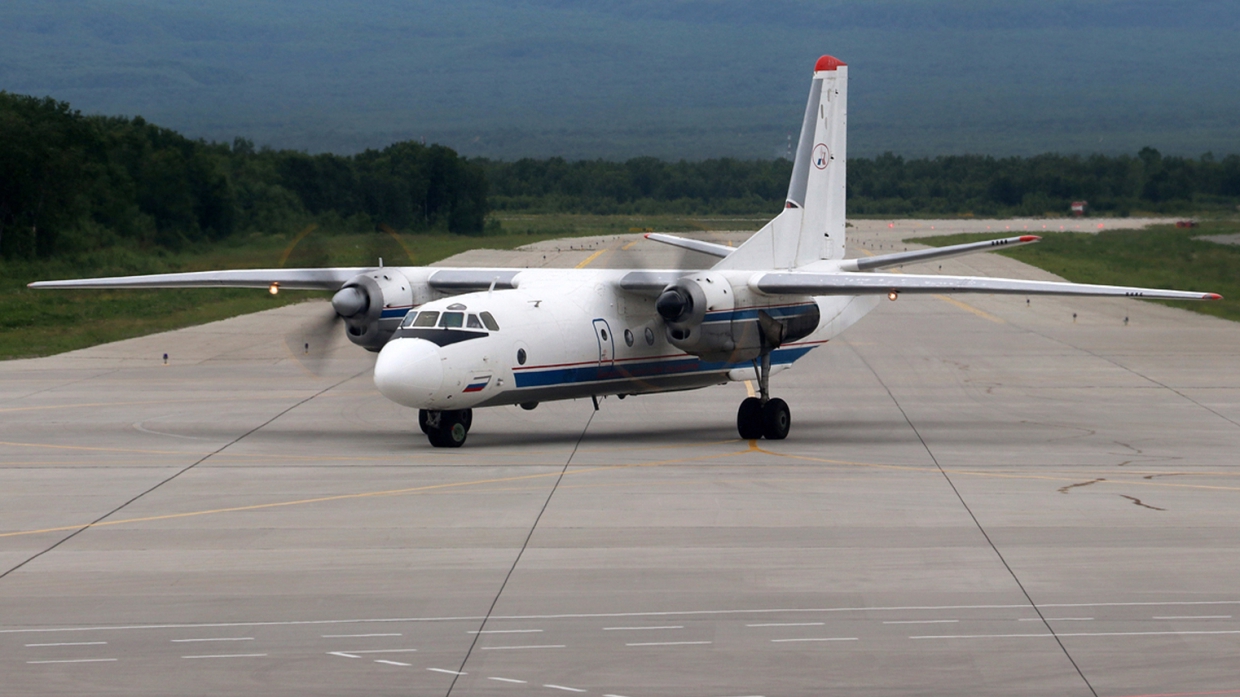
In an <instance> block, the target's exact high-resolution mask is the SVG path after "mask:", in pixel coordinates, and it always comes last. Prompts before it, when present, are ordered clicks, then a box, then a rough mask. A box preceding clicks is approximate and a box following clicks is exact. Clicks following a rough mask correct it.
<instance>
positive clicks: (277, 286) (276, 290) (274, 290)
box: [267, 283, 280, 295]
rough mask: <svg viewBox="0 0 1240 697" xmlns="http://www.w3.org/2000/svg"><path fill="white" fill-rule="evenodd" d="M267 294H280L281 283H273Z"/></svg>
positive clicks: (268, 287)
mask: <svg viewBox="0 0 1240 697" xmlns="http://www.w3.org/2000/svg"><path fill="white" fill-rule="evenodd" d="M267 292H268V293H271V294H272V295H275V294H276V293H279V292H280V284H279V283H272V284H271V285H269V286H267Z"/></svg>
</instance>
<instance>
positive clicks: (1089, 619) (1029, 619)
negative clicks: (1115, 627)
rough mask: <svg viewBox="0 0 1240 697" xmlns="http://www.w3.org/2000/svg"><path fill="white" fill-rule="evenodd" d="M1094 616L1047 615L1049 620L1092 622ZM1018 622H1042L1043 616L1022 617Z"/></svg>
mask: <svg viewBox="0 0 1240 697" xmlns="http://www.w3.org/2000/svg"><path fill="white" fill-rule="evenodd" d="M1093 619H1094V618H1092V617H1047V618H1046V621H1047V622H1092V621H1093ZM1016 621H1017V622H1041V621H1043V620H1042V618H1041V617H1022V618H1020V619H1018V620H1016Z"/></svg>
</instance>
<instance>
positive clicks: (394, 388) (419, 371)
mask: <svg viewBox="0 0 1240 697" xmlns="http://www.w3.org/2000/svg"><path fill="white" fill-rule="evenodd" d="M442 385H443V365H442V361H441V360H440V355H439V347H438V346H436V345H434V344H432V343H431V342H429V341H423V340H422V339H408V338H406V339H395V340H393V341H389V342H388V343H387V345H386V346H384V347H383V349H382V350H381V351H379V359H378V360H377V361H375V387H377V388H379V392H380V393H381V394H382V395H383V396H384V397H387V398H388V399H390V400H392V401H393V402H396V403H397V404H402V405H404V406H407V407H419V408H422V407H423V406H424V405H426V404H428V403H429V402H430V401H431V399H432V398H433V397H434V395H435V393H437V392H438V391H439V388H440V387H441V386H442Z"/></svg>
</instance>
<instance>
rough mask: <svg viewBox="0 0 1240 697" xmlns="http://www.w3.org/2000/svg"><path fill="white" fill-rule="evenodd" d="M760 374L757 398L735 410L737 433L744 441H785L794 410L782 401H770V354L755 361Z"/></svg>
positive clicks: (750, 398)
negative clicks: (761, 439) (762, 439)
mask: <svg viewBox="0 0 1240 697" xmlns="http://www.w3.org/2000/svg"><path fill="white" fill-rule="evenodd" d="M754 367H755V368H757V369H758V370H757V373H758V394H759V396H758V397H749V398H747V399H745V401H743V402H741V406H740V409H738V410H737V411H736V430H737V432H738V433H740V435H741V438H744V439H745V440H757V439H758V438H766V439H767V440H783V439H785V438H787V437H788V430H789V429H791V428H792V411H791V410H790V409H788V403H787V402H785V401H784V400H782V399H778V398H776V399H771V398H770V387H771V354H769V353H766V354H763V356H762V357H761V359H760V362H759V361H754Z"/></svg>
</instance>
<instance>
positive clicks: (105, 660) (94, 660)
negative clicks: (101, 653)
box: [26, 658, 117, 665]
mask: <svg viewBox="0 0 1240 697" xmlns="http://www.w3.org/2000/svg"><path fill="white" fill-rule="evenodd" d="M116 660H117V659H115V658H74V659H70V660H63V661H26V662H27V663H30V664H33V665H38V664H40V663H112V662H114V661H116Z"/></svg>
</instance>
